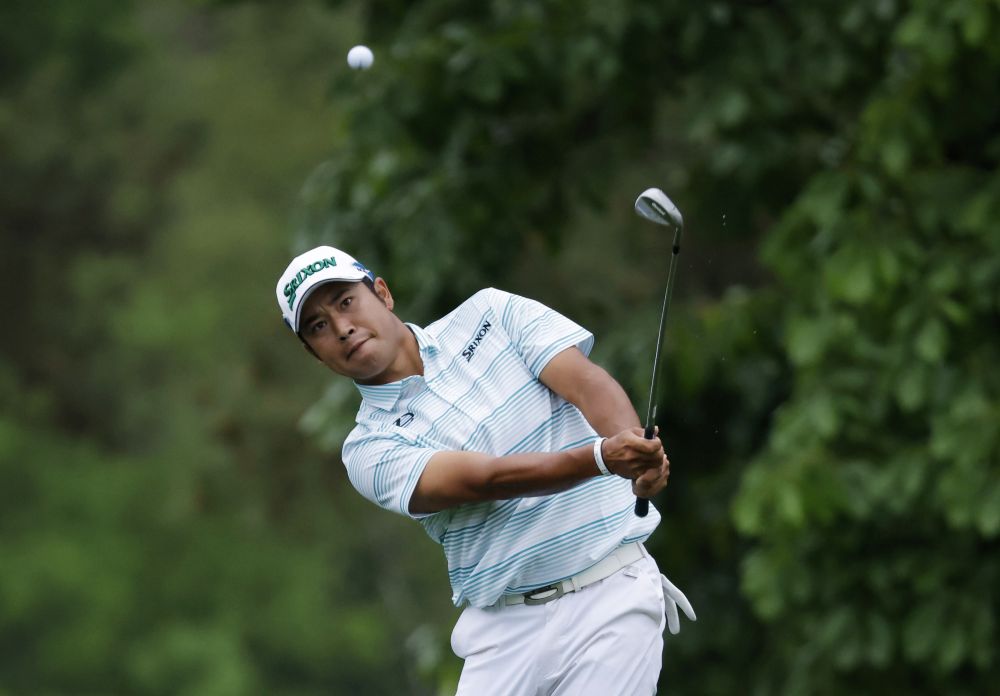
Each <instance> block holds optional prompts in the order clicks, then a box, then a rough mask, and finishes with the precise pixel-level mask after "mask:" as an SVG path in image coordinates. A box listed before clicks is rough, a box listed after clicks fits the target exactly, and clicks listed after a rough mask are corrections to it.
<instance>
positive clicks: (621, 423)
mask: <svg viewBox="0 0 1000 696" xmlns="http://www.w3.org/2000/svg"><path fill="white" fill-rule="evenodd" d="M538 379H539V381H541V382H542V384H544V385H545V386H547V387H548V388H549V389H551V390H552V391H554V392H555V393H556V394H558V395H559V396H561V397H562V398H564V399H566V401H568V402H570V403H571V404H573V405H574V406H576V407H577V408H578V409H580V412H581V413H582V414H583V417H584V418H586V419H587V422H588V423H590V426H591V427H592V428H593V429H594V430H596V431H597V432H598V433H600V434H601V435H604V436H605V437H607V436H609V435H612V434H614V433H617V432H618V431H620V430H623V429H625V428H637V427H639V415H638V414H637V413H636V412H635V407H634V406H632V402H631V401H630V400H629V398H628V394H626V393H625V390H624V389H622V386H621V385H620V384H618V382H617V381H615V379H614V378H613V377H612V376H611V375H609V374H608V373H607V371H605V370H604V369H603V368H601V367H600V366H599V365H595V364H594V363H592V362H591V361H590V360H589V359H588V358H587V356H585V355H584V354H583V353H581V352H580V350H579V349H578V348H567V349H566V350H564V351H562V352H560V353H558V354H557V355H556V356H555V357H554V358H552V359H551V360H550V361H549V362H548V364H547V365H546V366H545V367H544V368H543V369H542V372H541V374H540V375H539V376H538ZM669 477H670V460H669V459H667V457H666V455H664V456H663V465H662V466H661V467H659V468H658V469H652V468H651V469H650V470H649V471H647V472H646V473H644V474H643V475H642V476H640V477H638V478H633V481H632V489H633V491H634V492H635V494H636V495H638V496H640V497H643V498H652V497H653V496H654V495H656V494H657V493H659V492H660V491H661V490H663V488H664V487H665V486H666V485H667V479H668V478H669Z"/></svg>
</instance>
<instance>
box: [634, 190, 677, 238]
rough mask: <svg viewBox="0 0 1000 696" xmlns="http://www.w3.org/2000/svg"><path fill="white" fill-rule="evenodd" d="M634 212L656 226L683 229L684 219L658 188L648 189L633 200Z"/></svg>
mask: <svg viewBox="0 0 1000 696" xmlns="http://www.w3.org/2000/svg"><path fill="white" fill-rule="evenodd" d="M635 212H637V213H639V215H642V216H643V217H644V218H646V219H647V220H652V221H653V222H655V223H656V224H657V225H666V226H667V227H673V228H675V229H678V230H680V229H684V218H683V217H682V216H681V211H679V210H678V209H677V206H676V205H674V202H673V201H671V200H670V199H669V198H667V194H665V193H664V192H663V191H661V190H660V189H658V188H649V189H646V190H645V191H643V192H642V193H640V194H639V197H638V198H636V199H635Z"/></svg>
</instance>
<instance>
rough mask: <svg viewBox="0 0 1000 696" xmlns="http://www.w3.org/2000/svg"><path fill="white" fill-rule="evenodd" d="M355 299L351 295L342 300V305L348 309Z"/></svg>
mask: <svg viewBox="0 0 1000 696" xmlns="http://www.w3.org/2000/svg"><path fill="white" fill-rule="evenodd" d="M353 299H354V298H353V297H350V296H348V297H345V298H344V299H342V300H341V301H340V306H341V307H343V308H344V309H346V308H347V307H349V306H350V305H351V300H353Z"/></svg>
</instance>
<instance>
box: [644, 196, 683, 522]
mask: <svg viewBox="0 0 1000 696" xmlns="http://www.w3.org/2000/svg"><path fill="white" fill-rule="evenodd" d="M635 212H637V213H639V215H641V216H642V217H644V218H646V219H647V220H652V221H653V222H655V223H656V224H657V225H664V226H665V227H670V228H672V229H673V230H674V245H673V251H672V253H671V255H670V270H668V271H667V289H666V290H665V291H664V293H663V309H661V310H660V329H659V332H658V333H657V335H656V352H655V353H654V355H653V379H652V382H651V383H650V385H649V407H648V408H647V410H646V430H645V432H644V433H643V435H644V436H645V438H646V439H647V440H652V439H653V436H654V434H655V432H656V402H657V396H658V391H657V385H658V384H659V381H660V380H659V377H660V350H661V349H662V347H663V329H664V327H665V326H666V323H667V309H668V308H669V307H670V294H671V292H672V291H673V287H674V269H675V268H676V267H677V256H678V255H679V254H680V252H681V233H682V232H683V231H684V218H683V217H681V211H679V210H678V209H677V206H676V205H674V204H673V201H671V200H670V199H669V198H667V194H665V193H663V191H661V190H660V189H658V188H650V189H646V190H645V191H643V192H642V193H641V194H639V197H638V198H636V199H635ZM635 514H636V516H638V517H645V516H646V515H647V514H649V501H648V500H647V499H646V498H636V499H635Z"/></svg>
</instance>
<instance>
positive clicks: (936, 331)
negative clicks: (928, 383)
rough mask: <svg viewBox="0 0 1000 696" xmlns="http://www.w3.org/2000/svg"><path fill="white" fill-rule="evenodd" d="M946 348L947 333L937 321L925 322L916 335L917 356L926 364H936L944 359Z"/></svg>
mask: <svg viewBox="0 0 1000 696" xmlns="http://www.w3.org/2000/svg"><path fill="white" fill-rule="evenodd" d="M947 346H948V333H947V331H946V330H945V327H944V324H943V323H941V322H940V321H939V320H937V319H931V320H929V321H927V322H926V323H925V324H924V326H923V328H922V329H921V330H920V333H919V334H917V339H916V349H917V355H919V356H920V357H921V358H923V359H924V360H925V361H926V362H929V363H937V362H940V360H941V358H943V357H944V354H945V351H946V350H947Z"/></svg>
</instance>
